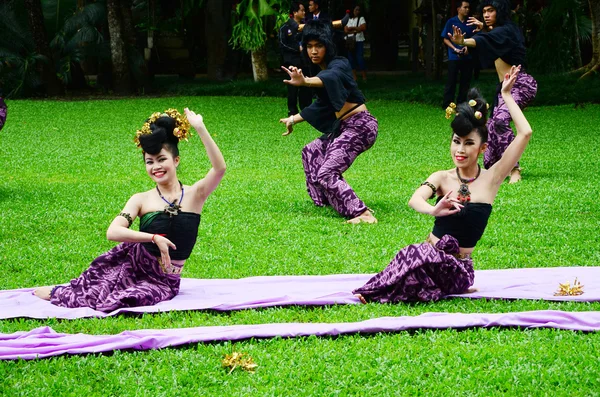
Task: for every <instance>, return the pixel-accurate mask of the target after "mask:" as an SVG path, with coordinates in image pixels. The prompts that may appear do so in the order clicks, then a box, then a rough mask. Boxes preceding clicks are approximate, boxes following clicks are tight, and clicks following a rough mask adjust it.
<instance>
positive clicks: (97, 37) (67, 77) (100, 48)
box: [50, 1, 110, 84]
mask: <svg viewBox="0 0 600 397" xmlns="http://www.w3.org/2000/svg"><path fill="white" fill-rule="evenodd" d="M105 24H106V4H105V3H104V2H101V1H99V2H96V3H90V4H88V5H86V6H84V7H82V8H80V9H77V10H75V11H74V12H73V14H72V15H71V16H70V17H69V18H67V19H66V20H65V21H64V23H63V24H62V28H61V29H60V30H59V31H58V32H57V33H56V36H55V37H54V38H53V39H52V41H51V42H50V47H51V48H52V49H53V51H54V52H55V55H56V56H55V58H56V60H57V61H56V62H57V68H58V71H57V74H58V76H59V78H60V80H62V81H63V82H64V83H66V84H68V83H69V82H70V81H71V65H72V64H73V63H80V62H83V61H84V60H85V59H88V58H89V57H98V58H99V59H110V48H109V43H108V42H105V40H104V36H103V34H102V33H101V31H100V29H101V28H102V26H103V25H105Z"/></svg>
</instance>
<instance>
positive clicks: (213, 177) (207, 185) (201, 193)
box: [185, 108, 226, 203]
mask: <svg viewBox="0 0 600 397" xmlns="http://www.w3.org/2000/svg"><path fill="white" fill-rule="evenodd" d="M185 115H186V117H187V119H188V121H189V122H190V124H191V125H192V127H194V129H195V130H196V131H197V132H198V136H199V137H200V140H201V141H202V144H204V147H205V148H206V154H207V155H208V160H209V161H210V164H211V165H212V167H211V169H210V170H209V171H208V173H207V174H206V176H205V177H204V178H202V179H200V180H199V181H198V182H196V183H195V184H194V185H193V187H192V189H193V191H194V194H195V196H196V197H195V199H196V200H201V201H202V203H204V200H206V198H207V197H208V196H209V195H210V194H211V193H212V192H213V191H214V190H215V189H216V188H217V186H219V183H220V182H221V179H223V175H225V169H226V166H225V159H224V158H223V154H221V151H220V150H219V147H218V146H217V144H216V143H215V141H214V140H213V139H212V137H211V136H210V134H209V133H208V130H207V129H206V126H205V125H204V120H203V118H202V116H201V115H200V114H196V113H195V112H193V111H191V110H190V109H188V108H185Z"/></svg>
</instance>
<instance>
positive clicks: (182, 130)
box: [133, 108, 191, 147]
mask: <svg viewBox="0 0 600 397" xmlns="http://www.w3.org/2000/svg"><path fill="white" fill-rule="evenodd" d="M161 117H170V118H172V119H173V120H175V128H174V129H173V135H175V136H176V137H177V138H179V141H183V140H185V141H187V140H188V137H189V136H190V128H191V126H190V122H189V121H188V119H187V117H185V115H183V114H181V113H179V111H178V110H177V109H172V108H171V109H167V110H165V111H164V112H163V113H160V112H154V113H152V114H151V115H150V117H149V118H148V120H146V122H145V123H144V125H143V126H142V128H141V129H139V130H137V131H136V133H135V138H133V141H134V142H135V144H136V145H137V147H141V144H140V136H142V135H145V134H152V130H151V129H150V124H152V123H154V122H155V121H156V120H158V119H159V118H161Z"/></svg>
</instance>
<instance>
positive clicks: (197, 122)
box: [184, 108, 206, 131]
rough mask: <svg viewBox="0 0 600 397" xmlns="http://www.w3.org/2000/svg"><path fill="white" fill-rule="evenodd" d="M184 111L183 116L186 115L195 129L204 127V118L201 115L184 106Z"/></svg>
mask: <svg viewBox="0 0 600 397" xmlns="http://www.w3.org/2000/svg"><path fill="white" fill-rule="evenodd" d="M184 112H185V117H187V119H188V121H189V122H190V124H191V126H192V127H194V128H195V129H196V131H197V130H199V129H201V128H206V126H205V125H204V119H203V118H202V115H200V114H196V113H194V112H193V111H191V110H190V109H188V108H185V109H184Z"/></svg>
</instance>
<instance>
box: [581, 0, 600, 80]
mask: <svg viewBox="0 0 600 397" xmlns="http://www.w3.org/2000/svg"><path fill="white" fill-rule="evenodd" d="M588 1H589V3H590V19H591V20H592V60H591V61H590V63H588V64H587V65H585V66H584V67H582V68H580V69H578V70H577V71H576V72H584V73H583V75H582V76H581V77H580V79H584V78H587V77H591V76H593V75H594V74H596V73H598V72H600V0H588Z"/></svg>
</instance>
